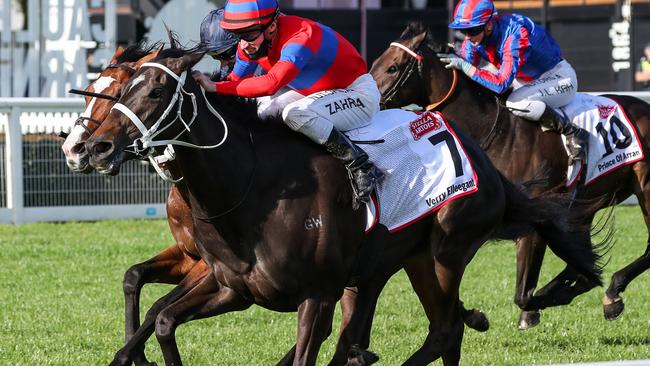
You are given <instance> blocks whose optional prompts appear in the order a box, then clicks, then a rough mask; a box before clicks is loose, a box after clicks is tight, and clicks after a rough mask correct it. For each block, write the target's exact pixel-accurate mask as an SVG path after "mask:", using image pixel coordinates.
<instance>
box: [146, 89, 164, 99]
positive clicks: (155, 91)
mask: <svg viewBox="0 0 650 366" xmlns="http://www.w3.org/2000/svg"><path fill="white" fill-rule="evenodd" d="M161 96H162V89H161V88H156V89H153V90H152V91H151V93H149V98H160V97H161Z"/></svg>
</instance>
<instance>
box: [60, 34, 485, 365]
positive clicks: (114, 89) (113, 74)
mask: <svg viewBox="0 0 650 366" xmlns="http://www.w3.org/2000/svg"><path fill="white" fill-rule="evenodd" d="M157 47H158V46H157V45H150V46H146V47H145V46H144V45H143V44H136V45H132V46H129V47H127V48H126V49H123V48H120V49H118V50H117V51H116V53H115V55H114V56H113V58H112V61H111V63H110V64H109V66H108V67H107V68H106V69H104V70H103V71H102V72H101V73H100V75H99V77H98V79H97V81H96V82H94V83H92V84H90V85H89V86H88V87H87V88H86V90H85V91H74V93H77V94H82V95H85V96H86V97H87V98H86V103H87V107H88V108H87V111H86V112H85V113H84V115H83V116H82V117H80V118H79V119H78V120H77V121H76V122H75V127H74V128H73V131H72V133H70V134H69V135H68V136H67V137H66V140H65V142H64V144H63V151H64V154H65V156H66V162H67V164H68V166H69V167H70V169H71V170H72V171H74V172H78V173H90V172H92V171H93V168H92V167H91V166H90V165H89V164H88V154H87V153H86V150H85V146H84V144H85V142H86V140H87V139H88V137H89V136H90V134H92V133H93V132H94V131H95V130H96V129H97V127H99V125H100V124H101V122H103V120H104V119H105V118H106V116H107V115H108V113H109V112H110V109H111V108H112V106H113V105H114V104H115V101H116V100H117V99H118V97H119V96H120V91H121V87H122V85H123V84H126V82H127V81H128V80H129V78H130V77H131V76H132V75H133V73H135V71H136V70H138V69H139V68H140V65H141V64H142V63H144V62H147V61H149V60H151V59H152V58H153V57H155V56H156V55H157V51H154V50H155V49H156V48H157ZM166 208H167V219H168V222H169V227H170V229H171V232H172V236H173V237H174V239H175V243H174V244H172V245H171V246H170V247H169V248H167V249H165V250H164V251H163V252H161V253H160V254H158V255H156V256H154V257H153V258H151V259H149V260H147V261H145V262H142V263H139V264H136V265H134V266H132V267H131V268H129V269H128V270H127V271H126V273H125V274H124V298H125V327H126V341H127V342H128V341H129V340H130V339H131V338H132V337H133V335H134V334H135V332H136V330H137V329H138V328H139V327H140V317H139V314H140V308H139V303H140V292H141V289H142V287H143V286H144V285H145V284H147V283H167V284H178V285H179V286H178V287H177V288H176V289H174V291H172V292H170V293H169V294H168V295H166V296H165V297H163V298H161V299H159V300H158V301H157V302H156V303H155V306H153V307H152V308H151V309H150V310H149V311H148V313H147V317H146V318H147V319H149V320H148V321H147V320H145V322H144V323H145V329H147V326H149V328H151V325H150V324H153V320H154V319H155V318H156V316H157V315H158V313H159V312H160V310H162V308H164V307H166V306H167V305H169V304H170V303H171V302H173V301H174V300H175V299H177V298H178V297H179V296H180V295H181V294H186V293H188V292H189V291H190V290H191V289H192V287H193V286H195V285H196V284H198V283H199V281H200V280H201V279H202V277H204V276H205V275H207V274H209V269H208V267H207V266H206V265H205V262H204V261H202V260H201V258H200V255H199V252H198V249H197V248H196V244H195V243H194V240H193V238H192V235H193V227H192V212H191V208H190V206H189V202H188V201H187V197H186V195H185V194H184V192H183V191H182V190H181V189H180V188H179V186H177V185H172V188H171V189H170V192H169V196H168V198H167V201H166ZM429 258H430V257H429V255H428V254H424V255H423V256H422V258H421V260H413V261H410V262H409V263H407V264H406V265H405V270H406V272H407V273H408V274H409V278H411V282H412V284H413V288H414V289H415V290H416V293H417V294H418V297H419V298H421V299H423V300H422V301H423V303H422V305H423V307H424V310H425V313H426V314H427V315H428V316H430V315H431V314H432V308H431V306H430V305H429V304H427V303H426V300H424V299H428V298H430V297H431V294H430V293H431V289H430V288H428V287H426V286H423V283H426V282H427V281H428V278H429V277H431V276H432V275H433V274H432V272H431V266H430V263H429V261H430V259H429ZM420 277H422V279H420ZM350 290H351V292H348V291H346V292H345V295H344V296H343V298H342V300H341V302H342V308H343V316H344V318H349V314H348V313H349V311H348V310H349V309H351V306H352V304H353V302H354V294H355V290H354V289H350ZM461 315H462V317H463V321H464V322H465V324H466V325H468V326H469V327H471V328H473V329H476V330H479V331H485V330H487V328H488V326H489V324H488V321H487V318H485V316H484V315H483V314H482V313H481V312H479V311H477V310H467V309H465V308H464V307H463V306H462V303H461ZM366 355H367V354H366ZM133 360H134V363H135V364H136V365H150V364H151V363H149V362H148V361H147V360H146V357H145V355H144V350H141V351H138V352H137V354H136V356H134V357H133ZM287 362H291V359H288V361H287Z"/></svg>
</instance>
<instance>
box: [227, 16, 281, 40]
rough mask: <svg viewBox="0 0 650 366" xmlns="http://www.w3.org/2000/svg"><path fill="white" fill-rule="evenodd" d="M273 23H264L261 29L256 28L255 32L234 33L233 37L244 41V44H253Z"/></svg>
mask: <svg viewBox="0 0 650 366" xmlns="http://www.w3.org/2000/svg"><path fill="white" fill-rule="evenodd" d="M271 23H273V20H271V21H270V22H268V23H266V24H265V25H264V26H263V27H262V28H258V29H255V30H251V31H248V32H243V33H235V37H237V38H238V39H239V40H244V41H246V42H249V43H250V42H255V41H256V40H257V39H258V38H260V36H261V35H262V33H264V31H265V30H266V29H267V28H268V27H269V26H270V25H271Z"/></svg>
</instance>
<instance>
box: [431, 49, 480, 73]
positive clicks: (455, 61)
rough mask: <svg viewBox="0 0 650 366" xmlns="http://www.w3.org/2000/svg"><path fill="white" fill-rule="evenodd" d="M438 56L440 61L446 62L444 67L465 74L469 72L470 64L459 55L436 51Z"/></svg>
mask: <svg viewBox="0 0 650 366" xmlns="http://www.w3.org/2000/svg"><path fill="white" fill-rule="evenodd" d="M436 56H438V58H440V61H441V62H443V63H445V64H447V65H445V68H447V69H451V68H454V69H458V70H461V71H462V72H464V73H465V74H468V73H469V69H470V68H471V67H472V64H470V63H469V62H467V61H465V60H463V59H462V58H461V57H459V56H457V55H455V54H453V53H438V54H436Z"/></svg>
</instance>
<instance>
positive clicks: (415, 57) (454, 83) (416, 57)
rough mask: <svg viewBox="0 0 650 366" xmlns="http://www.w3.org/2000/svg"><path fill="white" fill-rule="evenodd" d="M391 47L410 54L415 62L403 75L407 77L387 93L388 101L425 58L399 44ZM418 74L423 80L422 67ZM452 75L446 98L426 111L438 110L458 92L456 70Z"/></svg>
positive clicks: (398, 81) (401, 78)
mask: <svg viewBox="0 0 650 366" xmlns="http://www.w3.org/2000/svg"><path fill="white" fill-rule="evenodd" d="M420 45H421V44H420ZM390 46H392V47H397V48H399V49H401V50H403V51H404V52H406V53H408V54H409V55H410V56H412V57H413V60H412V61H411V62H410V63H409V64H408V65H407V66H406V70H405V73H404V74H402V75H406V76H405V77H402V76H400V78H399V79H398V80H397V82H396V83H395V85H394V86H393V87H392V88H391V89H390V90H389V91H388V92H387V93H386V95H387V97H386V100H390V98H392V97H393V96H394V95H395V93H397V91H398V90H399V89H400V88H401V87H402V85H403V84H404V83H405V82H406V80H408V79H409V78H410V77H411V74H412V73H413V66H412V65H413V64H415V63H416V62H418V63H421V62H422V60H424V57H423V56H422V55H420V54H418V53H417V52H415V51H413V50H411V49H410V48H408V47H406V46H404V45H403V44H401V43H399V42H391V44H390ZM418 49H419V47H418ZM419 66H420V65H419ZM418 72H419V73H420V79H422V70H421V66H420V67H418ZM452 73H453V79H452V82H451V87H450V88H449V90H448V91H447V94H446V95H445V96H444V97H442V99H441V100H440V101H438V102H435V103H431V104H429V105H427V106H426V108H425V110H427V111H431V110H434V109H436V108H438V107H439V106H440V105H441V104H443V103H444V102H446V101H447V100H448V99H449V98H450V97H451V96H452V95H453V94H454V92H455V91H456V86H457V85H458V71H457V70H456V69H453V70H452Z"/></svg>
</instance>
